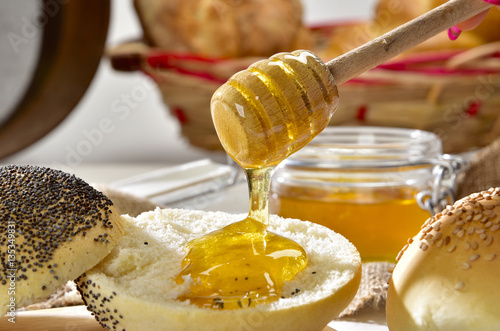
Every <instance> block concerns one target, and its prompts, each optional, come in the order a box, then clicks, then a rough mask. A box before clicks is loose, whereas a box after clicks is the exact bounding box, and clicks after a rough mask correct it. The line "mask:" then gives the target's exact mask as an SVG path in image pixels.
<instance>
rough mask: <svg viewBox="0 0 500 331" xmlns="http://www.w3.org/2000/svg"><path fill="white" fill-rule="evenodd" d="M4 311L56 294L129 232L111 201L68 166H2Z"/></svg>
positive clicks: (0, 307) (0, 289)
mask: <svg viewBox="0 0 500 331" xmlns="http://www.w3.org/2000/svg"><path fill="white" fill-rule="evenodd" d="M0 186H1V191H0V236H1V239H0V263H1V264H0V266H1V268H2V270H1V273H0V316H1V315H3V314H5V313H6V312H7V311H11V312H13V311H14V310H15V309H16V308H20V307H22V306H25V305H28V304H31V303H34V302H36V301H38V300H41V299H43V298H45V297H47V296H49V295H50V294H52V293H53V292H54V291H55V290H56V288H57V287H59V286H60V285H63V284H65V283H66V282H67V281H69V280H73V279H75V278H76V277H78V276H80V275H81V274H82V273H83V272H85V271H86V270H88V269H90V268H92V267H93V266H95V265H96V264H97V263H98V262H99V261H100V260H102V259H103V258H104V257H105V256H106V255H107V254H108V253H109V252H110V251H111V249H112V248H113V246H114V245H115V244H116V243H117V241H118V240H119V239H120V238H121V237H122V235H123V229H122V227H121V223H120V216H119V215H118V213H116V212H115V210H114V208H113V206H112V203H111V201H110V200H109V199H108V198H106V197H105V196H104V195H102V194H101V193H100V192H98V191H96V190H95V189H93V188H92V187H91V186H90V185H88V184H87V183H85V182H84V181H83V180H81V179H78V178H76V177H74V176H72V175H69V174H67V173H64V172H62V171H58V170H53V169H48V168H41V167H33V166H5V167H1V168H0Z"/></svg>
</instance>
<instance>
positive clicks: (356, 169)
mask: <svg viewBox="0 0 500 331" xmlns="http://www.w3.org/2000/svg"><path fill="white" fill-rule="evenodd" d="M440 162H443V160H441V142H440V140H439V138H438V137H437V136H436V135H434V134H432V133H430V132H424V131H419V130H410V129H395V128H376V127H331V128H327V129H326V130H325V131H323V133H321V134H320V135H319V136H318V137H316V138H315V139H314V140H313V141H312V142H311V143H310V144H309V145H308V146H307V147H306V148H304V149H302V150H301V151H299V152H298V153H296V154H295V155H293V156H292V157H290V158H289V159H287V160H286V161H285V162H284V163H283V164H281V165H280V167H278V169H277V170H276V173H275V176H274V177H273V183H272V189H271V191H272V194H271V202H270V210H271V213H274V214H278V215H279V216H282V217H291V218H298V219H302V220H307V221H311V222H315V223H319V224H322V225H325V226H327V227H328V228H330V229H332V230H334V231H336V232H338V233H340V234H342V235H343V236H344V237H346V238H347V239H349V240H350V241H351V242H352V243H353V244H354V245H355V246H356V248H357V249H358V251H359V252H360V255H361V258H362V259H363V261H391V262H394V261H395V259H396V256H397V254H398V252H399V251H400V250H401V248H402V247H403V246H404V245H405V244H406V242H407V240H408V239H409V238H411V237H412V236H413V235H414V234H415V233H416V232H418V230H419V229H420V227H421V225H422V224H423V223H424V222H425V220H426V219H427V218H429V216H430V213H429V211H428V210H425V209H423V208H422V207H421V206H420V205H419V203H418V198H417V197H418V194H419V193H421V192H432V186H433V183H434V180H435V174H434V169H435V165H436V164H439V163H440Z"/></svg>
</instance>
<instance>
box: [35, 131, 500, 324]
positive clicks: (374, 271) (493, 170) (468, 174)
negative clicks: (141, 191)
mask: <svg viewBox="0 0 500 331" xmlns="http://www.w3.org/2000/svg"><path fill="white" fill-rule="evenodd" d="M94 186H95V187H96V188H97V189H98V190H100V191H102V192H103V193H104V194H105V195H107V196H108V197H109V198H110V199H111V200H112V201H113V202H114V204H115V207H116V208H117V210H118V212H120V213H121V214H129V215H131V216H137V215H138V214H140V213H141V212H143V211H148V210H152V209H154V208H155V207H156V205H155V204H154V203H152V202H150V201H148V200H145V199H140V198H137V197H135V196H132V195H130V194H125V193H123V192H119V191H116V190H113V189H110V188H109V187H106V186H102V185H94ZM496 186H500V139H498V140H496V141H495V142H493V143H492V144H491V145H490V146H488V147H486V148H484V149H482V150H481V151H479V152H478V153H476V154H475V155H474V157H473V158H472V160H471V161H470V163H469V166H468V167H467V169H466V171H465V172H464V173H463V174H462V175H461V176H460V177H459V178H458V187H457V197H458V198H461V197H464V196H466V195H469V194H471V193H474V192H479V191H482V190H486V189H488V188H490V187H496ZM393 266H394V264H392V263H388V262H371V263H364V264H363V272H362V276H361V284H360V287H359V290H358V293H357V294H356V296H355V298H354V300H353V301H352V302H351V304H350V305H349V306H348V307H347V308H346V309H345V310H344V312H342V314H341V315H340V317H345V316H350V315H355V314H356V313H358V312H360V311H362V310H364V309H375V310H382V309H384V308H385V302H386V295H387V282H388V280H389V278H390V272H389V270H390V269H391V268H392V267H393ZM80 304H83V301H82V300H81V297H80V295H79V293H78V291H77V290H76V287H75V285H74V283H73V282H68V283H67V284H66V285H65V286H63V287H61V288H60V289H59V290H58V291H56V292H55V293H54V294H52V296H51V297H50V298H49V299H48V300H46V301H44V302H41V303H38V304H34V305H31V306H28V307H26V308H25V309H43V308H54V307H62V306H71V305H80Z"/></svg>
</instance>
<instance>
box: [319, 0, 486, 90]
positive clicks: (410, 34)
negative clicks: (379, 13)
mask: <svg viewBox="0 0 500 331" xmlns="http://www.w3.org/2000/svg"><path fill="white" fill-rule="evenodd" d="M491 6H492V5H491V4H488V3H486V2H484V1H483V0H450V1H448V2H446V3H445V4H443V5H441V6H439V7H437V8H435V9H433V10H431V11H429V12H428V13H426V14H424V15H422V16H419V17H417V18H415V19H414V20H412V21H410V22H408V23H406V24H404V25H402V26H400V27H398V28H396V29H394V30H392V31H390V32H388V33H386V34H384V35H382V36H380V37H378V38H376V39H374V40H372V41H371V42H369V43H367V44H365V45H362V46H360V47H358V48H356V49H354V50H352V51H350V52H347V53H345V54H343V55H341V56H339V57H337V58H335V59H333V60H331V61H329V62H328V63H327V64H326V65H327V66H328V68H329V69H330V72H331V73H332V75H333V78H334V79H335V82H336V84H337V85H340V84H342V83H345V82H346V81H348V80H350V79H351V78H354V77H356V76H358V75H360V74H361V73H363V72H365V71H368V70H370V69H372V68H374V67H376V66H377V65H379V64H381V63H384V62H386V61H388V60H389V59H391V58H393V57H395V56H396V55H398V54H400V53H402V52H404V51H406V50H408V49H410V48H412V47H414V46H416V45H418V44H420V43H422V42H424V41H425V40H427V39H429V38H431V37H433V36H435V35H436V34H438V33H440V32H442V31H445V30H446V29H449V28H451V27H452V26H454V25H456V24H458V23H460V22H462V21H465V20H466V19H468V18H471V17H473V16H475V15H477V14H479V13H481V12H483V11H485V10H488V9H489V8H491Z"/></svg>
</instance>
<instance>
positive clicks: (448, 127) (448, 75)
mask: <svg viewBox="0 0 500 331" xmlns="http://www.w3.org/2000/svg"><path fill="white" fill-rule="evenodd" d="M124 49H126V48H121V51H120V52H114V54H113V55H112V56H111V58H112V63H113V66H114V67H115V69H118V70H134V69H139V70H142V71H143V72H145V73H146V74H147V75H149V76H151V77H152V78H153V79H154V80H155V81H156V83H157V84H158V86H159V88H160V89H161V92H162V95H163V99H164V102H165V104H166V105H168V108H169V110H170V112H171V113H172V114H173V115H174V116H176V117H177V119H178V120H179V122H180V124H181V128H182V134H183V135H184V136H185V137H186V138H187V139H188V140H189V142H190V143H191V144H192V145H194V146H198V147H201V148H204V149H219V148H221V146H220V143H219V140H218V138H217V135H216V133H215V129H214V127H213V123H212V119H211V115H210V109H209V108H210V99H211V97H212V94H213V93H214V91H215V90H216V89H217V88H218V87H219V86H220V85H221V84H222V83H224V82H225V81H226V80H227V79H228V78H229V77H230V76H231V75H232V74H234V73H236V72H237V71H239V70H242V69H245V68H246V67H248V65H250V64H251V63H253V62H255V61H257V60H259V58H240V59H227V60H215V59H206V58H201V57H198V56H194V55H183V54H170V53H165V52H161V51H159V50H156V49H150V48H147V47H146V46H145V45H142V46H141V47H136V48H135V51H133V52H131V51H129V52H126V51H125V52H124ZM129 49H130V48H129ZM138 49H140V51H137V50H138ZM123 63H126V64H127V65H125V66H124V65H123ZM339 94H340V107H339V109H338V110H337V112H336V113H335V115H334V116H333V119H332V122H331V125H371V126H389V127H405V128H416V129H422V130H427V131H432V132H434V133H437V134H438V135H439V136H440V137H441V138H442V140H443V145H444V151H445V152H447V153H457V152H463V151H466V150H468V149H471V148H474V147H481V146H485V145H487V144H488V143H490V142H492V141H493V140H494V139H495V138H496V137H497V136H498V135H499V133H500V116H499V115H500V43H492V44H487V45H483V46H481V47H478V48H475V49H472V50H469V51H466V52H461V53H459V52H456V51H453V52H450V51H441V52H434V53H420V54H414V55H408V56H405V57H400V58H399V59H398V60H394V61H391V62H390V63H386V64H384V65H381V66H379V67H377V68H375V69H373V70H371V71H370V72H368V73H365V74H363V75H362V76H360V77H358V78H356V79H353V80H351V81H349V82H348V83H346V84H344V85H343V86H341V87H340V91H339Z"/></svg>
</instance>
